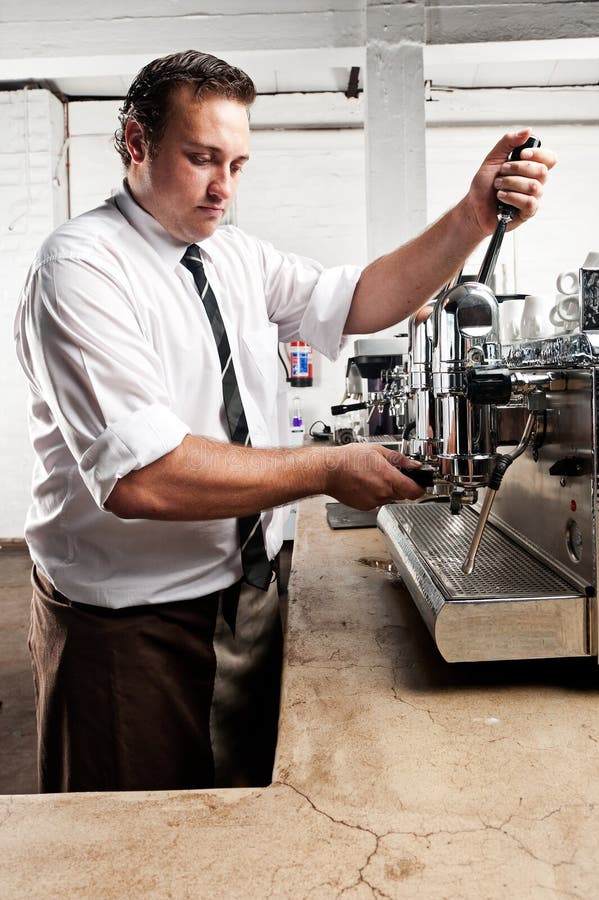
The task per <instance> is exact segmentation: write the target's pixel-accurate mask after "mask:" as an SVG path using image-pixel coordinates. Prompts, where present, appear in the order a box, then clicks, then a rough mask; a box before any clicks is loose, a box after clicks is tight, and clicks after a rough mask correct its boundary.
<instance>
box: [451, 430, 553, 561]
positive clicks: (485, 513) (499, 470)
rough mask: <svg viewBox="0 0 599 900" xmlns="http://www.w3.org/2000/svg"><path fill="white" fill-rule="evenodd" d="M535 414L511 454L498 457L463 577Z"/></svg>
mask: <svg viewBox="0 0 599 900" xmlns="http://www.w3.org/2000/svg"><path fill="white" fill-rule="evenodd" d="M536 417H537V416H536V413H534V412H531V413H529V414H528V418H527V420H526V425H525V426H524V432H523V434H522V438H521V439H520V443H519V444H518V446H517V447H516V449H515V450H514V451H513V452H512V453H506V454H504V455H503V456H500V457H499V458H498V460H497V463H496V465H495V468H494V470H493V474H492V475H491V477H490V479H489V484H488V487H487V493H486V495H485V500H484V503H483V506H482V509H481V511H480V516H479V517H478V522H477V524H476V531H475V532H474V536H473V538H472V543H471V544H470V550H469V551H468V556H467V557H466V559H465V561H464V562H463V563H462V572H463V573H464V575H472V573H473V571H474V563H475V561H476V554H477V553H478V547H479V544H480V542H481V538H482V536H483V531H484V530H485V526H486V524H487V519H488V518H489V513H490V512H491V507H492V506H493V500H494V499H495V494H496V493H497V491H498V490H499V487H500V485H501V481H502V479H503V476H504V475H505V473H506V472H507V470H508V468H509V467H510V466H511V464H512V463H513V461H514V460H515V459H517V458H518V457H519V456H520V455H521V454H522V453H524V451H525V450H526V448H527V446H528V444H529V442H530V438H531V436H532V432H533V429H534V425H535V421H536Z"/></svg>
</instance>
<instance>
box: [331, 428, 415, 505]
mask: <svg viewBox="0 0 599 900" xmlns="http://www.w3.org/2000/svg"><path fill="white" fill-rule="evenodd" d="M400 467H405V468H412V467H416V464H415V463H414V461H413V460H410V459H408V458H407V457H406V456H404V455H403V454H402V453H398V452H397V451H395V450H389V449H388V448H386V447H381V446H380V444H346V445H345V446H343V447H332V448H330V449H329V450H327V458H326V468H327V483H326V488H325V493H327V494H329V495H330V496H331V497H334V498H335V499H336V500H339V501H340V502H341V503H345V504H346V506H352V507H354V508H355V509H374V508H375V507H376V506H381V505H382V504H383V503H391V502H392V501H394V500H417V499H418V498H419V497H422V495H423V493H424V491H423V490H422V488H421V487H419V486H418V485H417V484H416V482H415V481H413V480H412V479H411V478H409V477H408V476H407V475H403V474H402V473H401V472H400V471H399V469H400Z"/></svg>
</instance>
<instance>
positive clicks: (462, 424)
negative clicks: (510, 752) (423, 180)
mask: <svg viewBox="0 0 599 900" xmlns="http://www.w3.org/2000/svg"><path fill="white" fill-rule="evenodd" d="M502 214H503V213H502V211H501V210H500V216H501V215H502ZM499 230H502V231H504V230H505V223H503V225H502V223H501V221H500V223H499V225H498V231H499ZM501 236H502V235H501V234H500V235H499V237H498V233H497V232H496V235H495V236H494V240H493V241H492V242H491V246H490V247H489V251H488V253H487V256H486V257H485V261H484V262H483V267H482V269H481V273H480V274H479V279H478V281H477V282H474V281H472V282H467V283H464V284H457V285H454V286H453V287H451V288H449V289H448V290H445V291H444V292H442V294H441V295H440V296H439V297H438V298H437V299H436V301H435V302H434V303H430V304H428V305H427V306H425V307H423V309H421V310H420V311H419V313H417V314H416V315H415V316H414V317H413V318H412V319H411V321H410V349H409V357H408V365H407V371H406V373H405V379H404V383H405V385H406V391H407V395H408V405H409V407H410V409H411V410H412V415H413V420H414V425H413V428H412V430H411V432H410V434H409V435H407V437H406V440H405V441H404V443H403V449H404V452H405V453H406V454H407V455H410V456H412V457H414V458H416V459H419V460H420V461H421V462H422V463H423V469H424V470H425V472H426V473H427V475H428V477H429V482H428V487H427V490H426V495H425V497H424V498H423V500H422V501H421V502H417V503H395V504H389V505H387V506H384V507H383V508H382V509H381V511H380V512H379V516H378V525H379V528H380V529H381V531H382V532H383V534H384V536H385V538H386V541H387V543H388V545H389V548H390V550H391V554H392V556H393V559H394V562H395V564H396V566H397V568H398V570H399V573H400V575H401V577H402V579H403V580H404V582H405V584H406V585H407V587H408V589H409V590H410V593H411V594H412V597H413V599H414V601H415V603H416V605H417V607H418V609H419V610H420V613H421V614H422V617H423V619H424V621H425V622H426V624H427V626H428V628H429V630H430V632H431V634H432V636H433V639H434V640H435V643H436V644H437V647H438V648H439V650H440V652H441V654H442V655H443V657H444V658H445V659H446V660H448V661H451V662H458V661H462V662H466V661H480V660H501V659H534V658H548V657H573V656H596V655H597V652H598V643H599V642H598V634H597V632H598V625H597V622H598V615H597V598H596V590H597V583H598V556H599V554H598V549H597V508H598V497H597V472H598V468H599V418H598V409H599V406H598V404H599V270H585V269H582V270H581V271H580V293H579V307H580V322H579V328H578V333H569V334H563V335H560V336H557V337H552V338H548V339H546V340H535V341H522V342H519V343H513V344H511V345H501V343H500V341H499V334H500V317H501V315H502V306H503V305H502V304H500V303H499V302H498V300H497V298H496V297H495V295H494V294H493V292H492V291H491V290H490V288H488V287H487V285H486V283H485V281H486V280H487V279H488V276H489V274H490V273H491V272H492V268H493V265H494V261H495V259H496V257H497V254H498V252H499V245H500V243H501ZM506 305H507V304H506Z"/></svg>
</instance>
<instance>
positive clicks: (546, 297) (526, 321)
mask: <svg viewBox="0 0 599 900" xmlns="http://www.w3.org/2000/svg"><path fill="white" fill-rule="evenodd" d="M554 304H555V300H554V297H553V295H552V294H527V296H526V298H525V300H524V308H523V310H522V319H521V320H520V334H521V336H522V339H523V340H525V341H536V340H543V339H544V338H548V337H553V336H554V335H555V334H556V331H557V329H556V326H555V325H554V324H553V322H552V321H551V318H550V317H551V311H552V309H553V307H554Z"/></svg>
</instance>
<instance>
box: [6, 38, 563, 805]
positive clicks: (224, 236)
mask: <svg viewBox="0 0 599 900" xmlns="http://www.w3.org/2000/svg"><path fill="white" fill-rule="evenodd" d="M253 99H254V86H253V84H252V82H251V80H250V79H249V78H248V76H247V75H245V74H244V73H243V72H240V71H239V70H238V69H235V68H233V67H231V66H228V65H227V64H226V63H224V62H222V61H220V60H217V59H215V58H214V57H211V56H208V55H205V54H200V53H196V52H194V51H189V52H187V53H182V54H175V55H172V56H169V57H166V58H164V59H160V60H155V61H154V62H153V63H150V64H149V65H148V66H146V67H145V68H144V69H143V70H142V71H141V72H140V73H139V75H138V76H137V78H136V79H135V81H134V82H133V84H132V86H131V88H130V91H129V93H128V95H127V98H126V100H125V103H124V106H123V109H122V111H121V130H120V131H119V132H118V134H117V148H118V149H119V152H120V153H121V156H122V158H123V162H124V164H125V167H126V173H127V177H126V180H125V183H124V185H123V187H122V188H121V189H120V190H119V191H118V192H117V194H116V195H115V197H114V198H112V199H111V200H109V201H107V202H106V203H105V204H104V205H103V206H101V207H99V208H98V209H97V210H93V211H92V212H90V213H87V214H85V215H84V216H81V217H79V218H78V219H75V220H73V221H71V222H68V223H66V224H65V225H63V226H61V227H60V228H59V229H58V230H57V231H56V232H55V233H54V234H53V235H51V236H50V238H49V239H48V240H47V241H46V243H45V244H44V245H43V246H42V248H41V250H40V252H39V254H38V256H37V258H36V260H35V262H34V264H33V266H32V269H31V271H30V273H29V277H28V280H27V284H26V286H25V290H24V293H23V297H22V301H21V305H20V308H19V312H18V314H17V324H16V336H17V345H18V352H19V357H20V360H21V363H22V366H23V368H24V370H25V373H26V375H27V378H28V381H29V387H30V396H31V404H30V420H31V431H32V440H33V444H34V448H35V452H36V463H35V472H34V485H33V494H34V498H33V505H32V508H31V511H30V514H29V518H28V523H27V538H28V541H29V546H30V549H31V554H32V558H33V562H34V573H33V583H34V597H33V607H32V627H31V633H30V647H31V653H32V659H33V667H34V679H35V685H36V694H37V715H38V731H39V774H40V787H41V789H42V790H45V791H48V790H53V791H56V790H124V789H146V788H147V789H149V788H154V789H157V788H186V787H210V786H212V785H213V784H216V785H220V786H225V785H247V784H264V783H267V782H268V781H269V778H270V771H271V767H272V758H273V752H274V741H275V736H276V711H277V703H278V693H277V692H278V667H279V662H280V624H279V616H278V605H277V586H276V579H275V577H274V576H273V575H272V571H273V568H274V561H275V560H276V555H277V553H278V551H279V548H280V545H281V510H280V509H278V507H280V506H281V505H282V504H285V503H287V502H288V501H291V500H295V499H298V498H300V497H305V496H309V495H313V494H318V493H325V494H329V495H331V496H333V497H335V498H336V499H337V500H339V501H341V502H344V503H347V504H349V505H352V506H355V507H357V508H361V509H370V508H372V507H375V506H378V505H380V504H382V503H385V502H389V501H392V500H396V499H402V498H403V499H415V498H417V497H418V496H420V494H421V491H420V489H419V488H418V487H417V486H416V485H415V483H414V482H413V481H412V480H411V479H410V478H408V477H406V476H405V475H403V474H402V473H401V472H400V471H399V468H398V467H399V466H400V465H404V464H407V462H408V461H407V460H405V459H404V458H403V457H402V456H401V455H400V454H398V453H394V452H392V451H389V450H386V449H385V448H382V447H378V446H369V445H349V446H345V447H327V448H321V447H317V448H299V449H293V450H291V449H273V446H275V445H276V443H277V433H276V419H277V414H276V413H277V410H276V399H277V398H276V382H277V378H276V372H277V347H278V342H279V341H290V340H293V339H296V338H300V339H304V340H306V341H309V343H310V344H312V345H313V346H314V347H316V348H317V349H319V350H321V351H322V352H323V353H325V354H327V355H329V356H331V357H334V356H335V355H336V354H337V352H338V351H339V347H340V343H341V341H342V336H343V334H348V333H365V332H372V331H377V330H380V329H382V328H385V327H387V326H389V325H392V324H394V323H396V322H398V321H400V320H401V319H404V318H405V317H406V316H408V315H409V314H410V313H412V312H413V311H415V310H416V309H417V308H418V307H419V306H420V305H421V304H422V303H423V302H425V301H426V300H427V299H428V298H429V297H430V296H432V295H433V294H434V293H435V292H436V291H437V290H438V288H439V287H440V286H441V285H442V284H443V283H444V282H445V281H446V280H448V279H449V278H450V277H451V275H452V274H453V273H454V272H456V271H457V270H458V269H459V268H460V266H461V264H462V262H463V261H464V259H465V258H466V257H467V256H468V255H469V254H470V253H471V251H472V250H473V249H474V247H475V246H476V245H477V244H478V242H479V241H480V240H481V239H482V238H483V237H485V236H486V235H488V234H489V233H490V232H491V231H492V230H493V229H494V227H495V224H496V201H497V196H499V197H500V198H501V199H502V200H505V201H506V202H508V203H511V204H513V205H514V206H515V207H516V208H517V209H518V210H519V211H520V216H519V220H518V221H517V222H516V224H518V223H519V221H522V220H524V219H526V218H529V217H530V216H531V215H533V214H534V213H535V211H536V208H537V205H538V200H539V197H540V195H541V194H542V186H543V184H544V182H545V179H546V176H547V171H548V169H550V168H551V166H552V165H553V163H554V157H553V154H551V153H550V152H549V151H546V150H534V151H527V152H525V153H523V159H522V161H521V162H513V163H506V162H505V160H506V158H507V156H508V153H509V152H510V150H511V149H512V148H513V147H515V146H517V145H519V144H521V143H523V141H524V140H525V139H526V137H527V136H528V134H529V132H528V131H525V132H521V133H519V134H511V135H506V136H505V137H504V138H503V139H502V140H501V141H500V142H499V144H498V145H497V146H496V147H495V148H494V150H493V151H491V153H490V154H489V156H488V157H487V159H486V160H485V161H484V163H483V165H482V167H481V169H480V170H479V172H478V173H477V175H476V176H475V178H474V181H473V182H472V186H471V188H470V190H469V192H468V194H467V196H466V197H465V198H464V199H463V200H462V201H461V202H460V203H459V204H458V205H457V206H456V207H455V208H454V209H453V210H451V211H450V212H448V213H447V214H446V215H445V216H444V217H443V218H442V219H441V220H439V221H438V222H437V223H436V224H434V225H433V226H432V227H431V228H429V229H428V230H427V231H426V232H424V233H423V234H422V235H420V236H419V237H418V238H416V239H415V240H414V241H412V242H411V243H410V244H408V245H407V246H405V247H402V248H400V249H399V250H396V251H394V252H393V253H390V254H388V255H387V256H385V257H383V258H381V259H379V260H377V261H376V262H374V263H372V264H371V265H369V266H367V267H366V268H365V269H364V270H363V271H362V272H360V270H359V269H357V268H355V267H349V266H348V267H339V268H336V269H328V270H327V269H323V268H322V267H321V266H320V265H318V264H317V263H315V262H314V261H312V260H307V259H302V258H299V257H295V256H291V255H286V254H282V253H279V252H278V251H276V250H275V249H274V248H273V247H272V246H271V245H269V244H267V243H265V242H261V241H259V240H257V239H255V238H252V237H249V236H248V235H246V234H244V233H243V232H241V231H240V230H239V229H236V228H233V227H226V228H222V229H218V230H217V227H218V225H219V224H220V223H221V221H222V219H223V216H224V214H225V213H226V211H227V209H228V208H229V206H230V204H231V203H232V201H233V199H234V196H235V193H236V190H237V186H238V183H239V179H240V177H241V172H242V170H243V166H244V163H245V162H246V160H247V159H248V157H249V125H248V109H249V106H250V105H251V103H252V101H253ZM497 189H499V193H498V194H497V193H496V191H497ZM373 298H376V303H373Z"/></svg>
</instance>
